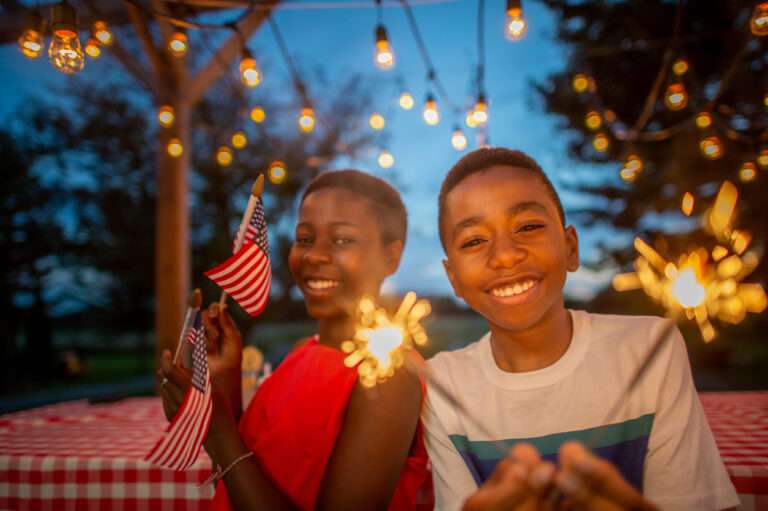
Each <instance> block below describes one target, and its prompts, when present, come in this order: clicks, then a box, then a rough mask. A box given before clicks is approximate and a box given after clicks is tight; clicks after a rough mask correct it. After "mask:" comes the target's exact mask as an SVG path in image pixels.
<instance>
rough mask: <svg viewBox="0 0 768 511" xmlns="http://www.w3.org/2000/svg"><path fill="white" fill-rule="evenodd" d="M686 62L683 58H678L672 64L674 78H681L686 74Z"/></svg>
mask: <svg viewBox="0 0 768 511" xmlns="http://www.w3.org/2000/svg"><path fill="white" fill-rule="evenodd" d="M688 67H689V66H688V61H687V60H686V59H684V58H679V59H677V60H675V61H674V62H673V63H672V72H673V73H674V74H675V76H683V75H684V74H685V73H687V72H688Z"/></svg>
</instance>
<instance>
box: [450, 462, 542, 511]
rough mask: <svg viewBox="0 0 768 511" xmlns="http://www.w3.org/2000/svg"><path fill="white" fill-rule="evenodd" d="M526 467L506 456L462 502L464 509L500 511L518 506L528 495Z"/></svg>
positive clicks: (468, 510)
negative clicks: (486, 478)
mask: <svg viewBox="0 0 768 511" xmlns="http://www.w3.org/2000/svg"><path fill="white" fill-rule="evenodd" d="M527 476H528V468H527V467H526V466H525V465H524V464H523V463H521V462H519V461H516V460H514V459H513V458H511V457H507V458H505V459H503V460H501V461H500V462H499V463H498V464H497V465H496V469H495V470H494V472H493V474H492V475H491V477H490V478H489V479H488V480H487V481H486V482H485V483H484V484H483V485H482V486H481V487H480V488H479V489H478V490H477V491H476V492H475V493H474V494H472V495H471V496H470V497H469V498H468V499H467V500H466V501H465V502H464V507H463V509H464V511H502V510H508V509H515V508H518V507H519V506H520V505H521V504H523V502H524V501H525V500H526V498H527V497H528V494H529V491H528V488H527V485H526V482H525V481H526V477H527Z"/></svg>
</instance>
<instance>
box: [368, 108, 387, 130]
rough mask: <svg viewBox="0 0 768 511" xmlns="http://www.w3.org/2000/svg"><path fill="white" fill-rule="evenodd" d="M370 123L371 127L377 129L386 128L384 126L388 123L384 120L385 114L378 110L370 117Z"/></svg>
mask: <svg viewBox="0 0 768 511" xmlns="http://www.w3.org/2000/svg"><path fill="white" fill-rule="evenodd" d="M368 124H369V125H370V126H371V128H373V129H375V130H381V129H384V126H385V125H386V121H385V120H384V116H382V115H381V114H380V113H378V112H374V113H372V114H371V116H370V117H369V118H368Z"/></svg>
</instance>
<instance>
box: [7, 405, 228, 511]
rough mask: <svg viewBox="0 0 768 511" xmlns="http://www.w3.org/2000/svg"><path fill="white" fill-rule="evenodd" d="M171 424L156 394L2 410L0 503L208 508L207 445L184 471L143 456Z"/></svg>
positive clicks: (37, 506)
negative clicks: (95, 401) (3, 411)
mask: <svg viewBox="0 0 768 511" xmlns="http://www.w3.org/2000/svg"><path fill="white" fill-rule="evenodd" d="M167 424H168V422H167V421H166V419H165V416H164V415H163V410H162V405H161V403H160V400H159V399H158V398H156V397H146V398H130V399H125V400H122V401H118V402H114V403H102V404H89V403H88V402H87V401H72V402H68V403H61V404H56V405H50V406H45V407H42V408H35V409H33V410H27V411H23V412H17V413H13V414H8V415H4V416H0V509H3V510H5V509H25V510H27V509H28V510H56V511H59V510H69V509H73V510H74V509H77V510H91V509H110V510H118V511H119V510H123V511H132V510H150V509H151V510H161V511H164V510H191V511H204V510H207V509H208V507H209V501H210V499H211V497H212V495H213V486H212V485H211V484H208V485H206V486H205V487H200V486H199V485H200V484H201V483H202V482H204V481H205V480H206V478H207V477H208V476H209V475H210V473H211V460H210V458H208V456H207V454H206V453H205V451H201V452H200V456H199V457H198V460H197V462H196V463H195V464H194V465H193V466H192V468H190V469H189V470H187V471H185V472H174V471H172V470H166V469H162V468H158V467H155V466H153V465H150V464H149V463H148V462H145V461H142V458H143V457H144V456H145V455H146V454H147V453H148V452H149V450H150V449H151V448H152V446H153V445H154V444H155V442H156V441H157V440H158V439H159V438H160V436H161V435H162V433H163V431H164V429H165V427H166V425H167Z"/></svg>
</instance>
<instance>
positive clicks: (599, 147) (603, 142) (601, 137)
mask: <svg viewBox="0 0 768 511" xmlns="http://www.w3.org/2000/svg"><path fill="white" fill-rule="evenodd" d="M610 144H611V142H610V140H609V139H608V137H607V136H606V135H605V133H598V134H597V135H595V138H593V139H592V147H594V148H595V151H597V152H598V153H604V152H605V151H607V150H608V147H609V146H610Z"/></svg>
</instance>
